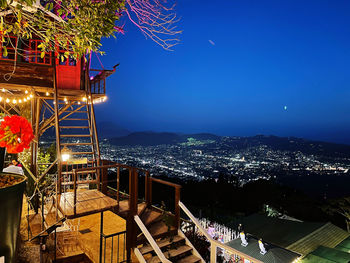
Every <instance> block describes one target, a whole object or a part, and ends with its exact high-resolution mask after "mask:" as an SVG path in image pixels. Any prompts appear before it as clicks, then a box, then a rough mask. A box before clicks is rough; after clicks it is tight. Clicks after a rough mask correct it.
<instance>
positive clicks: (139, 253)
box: [134, 247, 147, 263]
mask: <svg viewBox="0 0 350 263" xmlns="http://www.w3.org/2000/svg"><path fill="white" fill-rule="evenodd" d="M134 253H135V256H136V257H137V259H138V261H139V262H140V263H147V261H146V260H145V258H144V257H143V255H142V253H141V252H140V250H139V249H138V248H137V247H135V248H134Z"/></svg>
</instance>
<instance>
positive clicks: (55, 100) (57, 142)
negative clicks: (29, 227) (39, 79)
mask: <svg viewBox="0 0 350 263" xmlns="http://www.w3.org/2000/svg"><path fill="white" fill-rule="evenodd" d="M52 61H53V62H52V64H53V69H54V70H53V87H54V108H55V129H56V152H57V175H58V176H57V177H58V178H57V182H56V183H57V184H58V193H59V194H61V193H62V185H61V180H62V178H61V172H62V167H61V141H60V125H59V120H58V117H59V114H58V111H59V109H58V89H57V76H56V63H55V59H53V60H52ZM58 203H59V201H58V200H57V202H56V204H58ZM56 211H57V207H56Z"/></svg>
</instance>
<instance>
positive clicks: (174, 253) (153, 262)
mask: <svg viewBox="0 0 350 263" xmlns="http://www.w3.org/2000/svg"><path fill="white" fill-rule="evenodd" d="M191 250H192V248H191V247H190V246H187V245H183V246H180V247H178V248H174V249H170V250H169V251H167V252H164V256H165V257H166V258H167V259H169V260H171V258H174V257H178V256H180V255H182V254H186V253H188V252H190V251H191ZM146 262H148V263H159V262H161V261H160V259H159V258H158V256H154V257H151V258H150V259H148V260H147V261H146Z"/></svg>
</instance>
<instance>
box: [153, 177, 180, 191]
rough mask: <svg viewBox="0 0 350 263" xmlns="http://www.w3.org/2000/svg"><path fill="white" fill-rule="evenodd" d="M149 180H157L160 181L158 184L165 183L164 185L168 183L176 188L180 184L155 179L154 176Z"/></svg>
mask: <svg viewBox="0 0 350 263" xmlns="http://www.w3.org/2000/svg"><path fill="white" fill-rule="evenodd" d="M150 180H152V181H154V182H157V183H160V184H165V185H169V186H172V187H175V188H176V187H178V188H181V185H179V184H175V183H172V182H168V181H164V180H162V179H157V178H154V177H150Z"/></svg>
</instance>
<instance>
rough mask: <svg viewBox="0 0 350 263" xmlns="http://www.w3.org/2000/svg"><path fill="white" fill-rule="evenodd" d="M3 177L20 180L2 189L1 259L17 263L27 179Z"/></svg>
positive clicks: (0, 204) (0, 189)
mask: <svg viewBox="0 0 350 263" xmlns="http://www.w3.org/2000/svg"><path fill="white" fill-rule="evenodd" d="M1 175H9V176H13V177H15V178H18V179H20V181H19V182H17V183H15V184H14V185H11V186H7V187H4V188H0V259H1V258H2V257H3V256H4V257H5V263H15V262H16V259H15V255H16V242H17V235H18V231H19V227H20V222H21V213H22V202H23V192H24V188H25V185H26V177H25V176H22V175H17V174H8V173H6V174H5V173H1ZM0 262H1V260H0Z"/></svg>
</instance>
